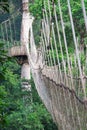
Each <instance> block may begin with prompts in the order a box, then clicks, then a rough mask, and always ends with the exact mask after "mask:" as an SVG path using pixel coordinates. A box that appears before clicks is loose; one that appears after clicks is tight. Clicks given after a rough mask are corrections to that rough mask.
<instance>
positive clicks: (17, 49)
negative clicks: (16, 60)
mask: <svg viewBox="0 0 87 130" xmlns="http://www.w3.org/2000/svg"><path fill="white" fill-rule="evenodd" d="M9 56H11V57H16V56H27V54H26V49H25V46H14V47H12V48H10V49H9Z"/></svg>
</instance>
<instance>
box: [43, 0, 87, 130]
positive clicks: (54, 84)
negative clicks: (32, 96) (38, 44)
mask: <svg viewBox="0 0 87 130" xmlns="http://www.w3.org/2000/svg"><path fill="white" fill-rule="evenodd" d="M71 6H72V5H71V3H70V0H67V1H66V8H67V19H66V21H65V16H64V12H63V5H62V4H61V2H60V0H58V1H57V2H56V3H55V2H54V1H52V2H51V1H49V0H47V1H44V9H43V20H42V33H41V41H42V47H43V48H44V51H42V53H44V54H42V56H43V59H44V62H45V67H44V68H43V70H42V75H44V82H45V84H46V86H48V88H49V92H50V95H51V100H52V114H53V115H54V120H55V121H56V122H57V124H58V123H59V128H60V129H63V130H64V129H68V130H73V129H74V130H76V129H79V130H83V129H84V130H86V128H87V114H86V113H87V108H86V99H87V78H86V68H87V67H86V66H87V65H86V63H87V58H86V54H87V49H86V50H85V49H84V48H85V47H84V48H82V50H81V49H80V48H81V46H82V45H81V43H80V41H79V40H78V38H77V33H79V32H77V31H76V26H74V22H73V21H74V20H73V19H74V18H73V17H74V16H73V13H72V8H73V7H72V8H71ZM80 6H81V11H82V8H83V11H82V12H81V15H82V16H84V17H82V18H83V21H84V19H85V23H83V26H85V27H86V10H85V8H84V5H83V3H81V2H80ZM84 10H85V11H84ZM67 23H68V24H69V32H67V31H66V29H67V26H66V24H67ZM85 29H86V28H85ZM68 33H70V39H71V44H72V45H71V47H72V49H73V52H72V53H71V52H70V51H69V49H70V45H69V42H70V41H68V40H69V39H68V38H67V35H68ZM85 33H86V32H85ZM78 35H79V34H78ZM84 46H85V45H84ZM83 49H84V51H83ZM80 50H81V52H80ZM82 56H83V59H84V62H82ZM60 124H61V125H60Z"/></svg>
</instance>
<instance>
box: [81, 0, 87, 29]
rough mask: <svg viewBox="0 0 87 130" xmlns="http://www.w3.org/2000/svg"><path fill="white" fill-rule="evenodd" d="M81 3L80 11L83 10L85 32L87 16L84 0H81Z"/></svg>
mask: <svg viewBox="0 0 87 130" xmlns="http://www.w3.org/2000/svg"><path fill="white" fill-rule="evenodd" d="M81 3H82V10H83V15H84V20H85V27H86V31H87V15H86V10H85V4H84V0H81Z"/></svg>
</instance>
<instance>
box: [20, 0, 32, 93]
mask: <svg viewBox="0 0 87 130" xmlns="http://www.w3.org/2000/svg"><path fill="white" fill-rule="evenodd" d="M22 5H23V15H22V23H21V38H20V41H21V46H23V47H24V48H25V49H26V47H27V46H28V44H29V28H30V26H31V19H30V15H29V9H28V0H22ZM26 51H27V50H26ZM21 78H23V79H25V81H23V82H22V87H23V89H27V90H30V91H31V85H29V82H28V80H30V78H31V77H30V66H29V63H24V64H22V70H21Z"/></svg>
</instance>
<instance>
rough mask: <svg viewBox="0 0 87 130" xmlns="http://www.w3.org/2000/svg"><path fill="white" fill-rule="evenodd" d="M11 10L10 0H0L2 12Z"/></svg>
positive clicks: (0, 10) (0, 11)
mask: <svg viewBox="0 0 87 130" xmlns="http://www.w3.org/2000/svg"><path fill="white" fill-rule="evenodd" d="M5 12H9V4H8V0H0V13H5Z"/></svg>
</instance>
